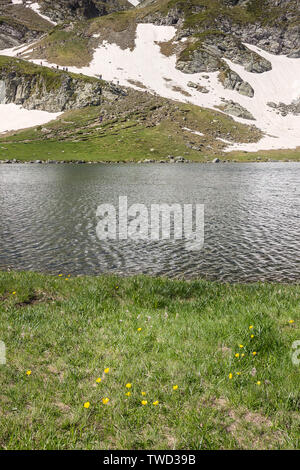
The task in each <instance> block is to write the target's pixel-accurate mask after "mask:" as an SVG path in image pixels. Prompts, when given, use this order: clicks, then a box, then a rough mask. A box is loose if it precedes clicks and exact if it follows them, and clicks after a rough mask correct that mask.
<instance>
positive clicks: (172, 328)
mask: <svg viewBox="0 0 300 470" xmlns="http://www.w3.org/2000/svg"><path fill="white" fill-rule="evenodd" d="M57 274H59V273H57ZM299 298H300V290H299V286H292V285H290V286H287V285H276V284H273V285H268V284H265V285H263V284H262V285H259V284H258V285H232V286H230V285H223V284H218V283H209V282H204V281H193V282H185V281H170V280H167V279H153V278H147V277H135V278H127V279H121V278H118V277H115V276H104V277H99V278H86V277H80V278H76V279H72V276H71V277H68V276H67V273H66V274H64V275H63V276H61V277H59V276H58V275H57V276H43V275H38V274H33V273H24V274H23V273H4V272H3V273H0V314H1V330H0V331H1V334H0V339H1V340H2V341H4V342H5V344H6V346H7V365H6V366H3V365H2V366H0V367H1V377H2V385H1V396H0V402H1V412H0V413H1V417H2V419H1V420H0V447H1V448H2V449H297V448H299V444H300V442H299V400H300V396H299V365H298V366H297V365H294V364H293V363H292V360H291V354H292V344H293V342H294V341H296V340H298V339H299V321H300V316H299ZM107 369H108V370H107ZM105 370H106V373H105ZM98 379H100V380H98ZM127 384H131V387H130V385H128V387H130V388H128V387H126V385H127ZM174 387H175V388H174ZM128 392H129V393H128ZM106 398H108V399H109V401H107V400H106V401H104V403H103V402H102V400H103V399H106ZM142 401H143V402H144V404H142ZM84 404H87V405H86V406H88V404H89V407H88V408H85V407H84ZM45 423H47V426H45Z"/></svg>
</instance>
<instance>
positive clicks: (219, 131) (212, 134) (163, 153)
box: [0, 89, 261, 161]
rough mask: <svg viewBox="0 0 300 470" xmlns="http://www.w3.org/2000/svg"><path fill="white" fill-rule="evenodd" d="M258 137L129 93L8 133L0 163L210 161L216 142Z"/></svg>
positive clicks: (225, 120)
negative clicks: (179, 158)
mask: <svg viewBox="0 0 300 470" xmlns="http://www.w3.org/2000/svg"><path fill="white" fill-rule="evenodd" d="M100 116H102V119H103V121H102V122H100V120H99V118H100ZM186 129H190V130H192V131H197V132H201V133H203V134H204V136H199V135H196V134H193V133H192V132H190V131H189V130H186ZM260 135H261V133H260V131H258V130H257V129H256V128H255V127H250V126H247V125H243V124H239V123H236V122H235V121H234V120H233V119H232V118H231V117H229V116H226V115H224V114H221V113H219V112H216V111H212V110H208V109H203V108H199V107H197V106H193V105H187V104H182V103H178V102H173V101H170V100H167V99H163V98H159V97H155V96H153V95H150V94H148V93H144V92H138V91H134V90H131V89H127V95H126V96H119V97H118V99H117V100H115V101H110V100H104V101H103V104H102V105H101V106H100V107H90V108H85V109H81V110H75V111H70V112H67V113H65V114H64V115H62V116H61V117H60V118H59V119H58V120H56V121H52V122H51V123H48V124H47V125H45V126H43V127H42V126H39V127H37V128H34V129H27V130H24V131H19V132H15V133H9V135H8V136H6V137H2V138H0V159H2V160H6V159H12V158H16V159H19V160H23V161H26V160H35V159H40V160H48V159H52V160H53V159H54V160H78V159H80V160H87V161H120V160H121V161H128V160H129V161H139V160H144V159H147V158H148V159H149V158H151V159H155V160H161V159H166V158H167V156H168V155H174V156H184V157H185V158H188V159H193V160H195V161H206V160H207V159H212V158H213V157H214V156H216V155H220V152H221V151H222V148H224V143H223V142H221V141H219V140H216V138H217V137H218V138H222V137H223V138H227V139H229V138H231V139H233V140H234V141H245V142H249V141H255V140H257V139H258V138H259V137H260Z"/></svg>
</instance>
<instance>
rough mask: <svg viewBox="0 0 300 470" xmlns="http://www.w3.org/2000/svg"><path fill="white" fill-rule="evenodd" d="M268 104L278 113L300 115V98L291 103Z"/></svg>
mask: <svg viewBox="0 0 300 470" xmlns="http://www.w3.org/2000/svg"><path fill="white" fill-rule="evenodd" d="M267 105H268V106H269V107H270V108H273V109H274V110H275V111H276V112H277V114H281V116H287V115H288V114H293V115H294V116H298V115H299V114H300V98H299V99H298V100H295V101H293V102H292V103H291V104H285V103H278V104H276V103H273V102H269V103H267Z"/></svg>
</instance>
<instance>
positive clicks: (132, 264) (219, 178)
mask: <svg viewBox="0 0 300 470" xmlns="http://www.w3.org/2000/svg"><path fill="white" fill-rule="evenodd" d="M299 183H300V164H297V163H267V164H264V163H260V164H219V165H212V164H207V165H200V164H189V165H179V164H178V165H102V164H99V165H38V164H37V165H32V164H31V165H4V164H2V165H0V223H1V225H0V268H7V267H11V268H14V269H25V270H29V269H30V270H36V271H45V272H53V273H58V272H64V273H72V274H73V275H74V274H82V273H84V274H99V273H107V272H118V273H123V274H135V273H146V274H156V275H158V274H162V275H168V276H185V277H206V278H208V279H218V280H226V281H242V282H244V281H254V280H270V281H275V280H279V281H299V279H300V262H299V246H300V242H299V240H300V197H299V196H300V194H299V193H300V190H299ZM120 195H122V196H128V202H129V204H132V203H144V204H146V205H147V206H148V207H149V206H150V204H153V203H162V202H165V203H176V202H177V203H181V204H183V203H186V204H191V203H194V204H195V203H198V204H205V245H204V248H203V249H202V251H197V252H190V251H187V250H186V248H185V243H183V242H181V241H176V242H174V241H172V240H171V241H159V242H139V243H135V242H132V241H122V242H119V241H105V242H103V241H99V240H98V239H97V237H96V232H95V228H96V225H97V221H98V219H97V217H96V209H97V206H98V205H99V204H101V203H114V204H117V203H118V198H119V196H120Z"/></svg>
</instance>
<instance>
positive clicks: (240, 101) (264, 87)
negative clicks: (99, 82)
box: [3, 0, 300, 151]
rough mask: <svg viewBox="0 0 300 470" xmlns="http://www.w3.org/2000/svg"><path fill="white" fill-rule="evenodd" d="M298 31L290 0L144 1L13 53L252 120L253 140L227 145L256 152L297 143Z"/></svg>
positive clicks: (63, 28) (299, 142)
mask: <svg viewBox="0 0 300 470" xmlns="http://www.w3.org/2000/svg"><path fill="white" fill-rule="evenodd" d="M40 3H45V2H40ZM46 3H47V2H46ZM51 3H52V2H51ZM53 3H56V2H53ZM65 3H68V4H70V2H67V1H66V2H65ZM77 3H78V2H77ZM80 3H81V4H82V5H81V7H83V6H85V8H87V7H88V5H89V4H90V2H89V1H82V2H80ZM100 3H101V4H103V3H107V2H94V5H96V4H97V5H98V6H97V8H98V10H99V4H100ZM126 3H127V4H128V2H126ZM106 6H108V5H106ZM110 6H111V7H113V5H112V4H111V5H110ZM123 6H124V5H123ZM44 7H45V5H44ZM41 8H42V7H41ZM118 8H120V9H122V5H121V4H120V3H119V4H118ZM53 11H54V10H53V7H52V13H53ZM99 11H100V10H99ZM266 11H268V15H266V14H265V12H266ZM48 14H49V15H50V14H51V13H50V12H49V13H48ZM76 15H77V16H76V17H77V18H78V14H76ZM80 17H81V18H82V16H80ZM299 37H300V36H299V2H298V1H297V0H290V1H289V2H287V1H286V0H263V1H260V2H258V1H257V0H209V1H208V0H188V1H179V0H161V1H155V0H150V1H149V0H146V1H144V2H141V3H140V5H138V6H137V8H133V7H132V6H131V5H130V8H129V9H128V10H126V11H119V12H116V13H112V14H105V15H103V16H97V17H95V18H89V19H83V20H80V21H77V22H74V23H72V24H71V25H70V24H61V25H58V26H56V27H55V28H54V29H52V30H51V31H50V32H49V33H48V34H47V35H46V36H45V37H44V38H42V39H41V40H40V41H37V42H36V43H34V44H32V45H31V46H30V48H28V49H27V50H26V48H25V49H24V50H23V51H22V57H23V58H25V59H27V60H28V59H29V60H32V61H35V62H36V63H40V61H41V60H42V61H43V64H44V65H54V64H60V65H63V66H69V67H70V70H71V71H73V72H77V73H78V72H80V73H83V74H86V75H90V76H97V75H101V76H103V78H104V79H105V80H110V81H114V82H116V83H120V85H123V86H130V87H133V88H135V89H136V90H140V91H143V90H144V91H145V90H147V91H150V92H151V93H155V94H158V95H160V96H163V97H165V98H168V99H172V100H178V101H182V102H186V103H192V104H194V105H197V106H204V107H208V108H212V109H219V110H221V111H222V112H224V113H227V114H230V115H232V116H234V118H235V119H236V121H238V122H242V123H247V122H248V123H251V121H253V123H254V124H255V125H256V126H257V127H258V128H259V129H261V130H262V131H263V132H264V133H265V137H264V138H263V139H262V140H261V141H260V142H259V144H255V145H248V144H247V145H246V146H236V145H234V142H233V141H232V140H231V139H230V138H229V141H230V144H232V145H230V146H229V147H228V150H233V149H241V150H242V149H243V150H246V151H255V150H259V149H278V148H296V147H297V146H300V136H299V132H298V129H299V124H300V121H299V105H298V103H299V99H300V86H299V79H298V78H297V77H299V76H300V59H299V56H300V45H299ZM245 41H247V42H245ZM18 51H20V50H12V49H9V50H5V51H3V53H4V54H7V55H16V53H17V52H18ZM249 121H250V122H249ZM228 145H229V143H228Z"/></svg>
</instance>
